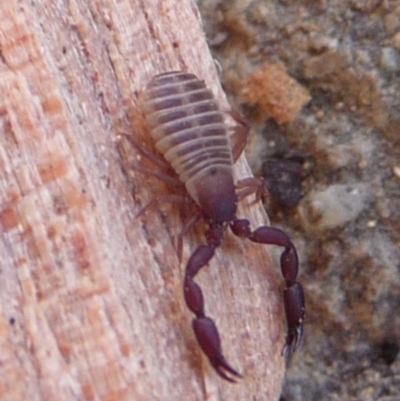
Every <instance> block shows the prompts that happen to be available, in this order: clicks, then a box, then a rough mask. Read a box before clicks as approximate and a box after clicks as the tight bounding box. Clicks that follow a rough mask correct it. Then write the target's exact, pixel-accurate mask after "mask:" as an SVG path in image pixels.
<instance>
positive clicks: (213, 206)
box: [143, 72, 236, 222]
mask: <svg viewBox="0 0 400 401" xmlns="http://www.w3.org/2000/svg"><path fill="white" fill-rule="evenodd" d="M143 112H144V115H145V118H146V121H147V124H148V127H149V130H150V134H151V136H152V137H153V138H154V141H155V145H156V148H157V150H158V151H160V152H161V153H162V154H163V155H164V157H165V159H166V160H167V161H168V162H169V163H170V164H171V166H172V167H173V169H174V170H175V171H176V173H177V174H178V175H179V178H180V179H181V181H182V182H183V183H184V184H185V185H186V188H187V190H188V192H189V194H190V196H191V197H192V198H193V199H194V200H195V201H196V203H197V204H198V205H199V206H200V207H201V208H202V210H203V211H204V213H205V214H206V215H207V216H208V217H210V218H211V219H212V220H214V221H216V222H229V221H231V220H232V218H233V216H234V214H235V211H236V196H235V187H234V183H233V178H232V155H231V149H230V146H229V139H228V128H227V126H226V124H225V122H224V116H223V114H222V113H221V112H220V111H219V108H218V104H217V102H216V100H215V99H214V97H213V94H212V92H211V91H210V90H209V89H207V88H206V86H205V84H204V82H203V81H200V80H199V79H198V78H197V77H196V76H195V75H193V74H189V73H185V72H169V73H165V74H161V75H157V76H155V77H154V78H153V79H152V80H151V82H150V83H149V85H148V86H147V88H146V90H145V92H144V96H143Z"/></svg>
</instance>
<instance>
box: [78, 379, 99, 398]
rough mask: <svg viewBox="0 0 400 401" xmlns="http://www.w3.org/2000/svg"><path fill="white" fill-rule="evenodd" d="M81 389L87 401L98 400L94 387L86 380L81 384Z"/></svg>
mask: <svg viewBox="0 0 400 401" xmlns="http://www.w3.org/2000/svg"><path fill="white" fill-rule="evenodd" d="M81 389H82V394H83V395H84V397H85V398H84V399H85V400H94V399H95V398H96V397H95V393H94V390H93V386H92V384H91V383H90V382H89V381H87V380H85V381H84V382H83V383H82V384H81Z"/></svg>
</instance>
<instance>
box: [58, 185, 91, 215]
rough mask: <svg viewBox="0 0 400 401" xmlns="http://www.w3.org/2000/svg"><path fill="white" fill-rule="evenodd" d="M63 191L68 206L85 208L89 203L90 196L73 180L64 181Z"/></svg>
mask: <svg viewBox="0 0 400 401" xmlns="http://www.w3.org/2000/svg"><path fill="white" fill-rule="evenodd" d="M62 189H63V192H64V199H65V205H66V207H68V208H70V209H72V208H78V209H80V208H83V207H84V206H86V205H87V203H88V197H87V195H86V193H85V192H84V191H82V190H81V189H80V188H77V187H76V186H75V185H74V183H73V182H70V181H68V182H67V181H65V182H64V183H63V188H62Z"/></svg>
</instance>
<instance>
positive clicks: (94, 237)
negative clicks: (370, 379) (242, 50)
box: [0, 0, 285, 401]
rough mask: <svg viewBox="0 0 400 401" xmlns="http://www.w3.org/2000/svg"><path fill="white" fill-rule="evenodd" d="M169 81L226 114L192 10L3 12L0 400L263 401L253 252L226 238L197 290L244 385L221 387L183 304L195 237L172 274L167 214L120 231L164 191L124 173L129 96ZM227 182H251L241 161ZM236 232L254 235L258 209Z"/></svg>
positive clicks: (135, 3) (187, 5)
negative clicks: (187, 79)
mask: <svg viewBox="0 0 400 401" xmlns="http://www.w3.org/2000/svg"><path fill="white" fill-rule="evenodd" d="M175 69H183V70H187V71H191V72H193V73H195V74H196V75H198V76H199V77H202V78H203V79H205V81H206V82H207V85H208V86H209V87H210V88H211V89H212V90H213V92H214V93H215V95H216V96H217V98H218V99H219V101H220V102H221V105H222V107H223V108H224V109H226V110H228V109H229V105H228V104H227V101H226V98H225V95H224V93H223V91H222V89H221V86H220V84H219V80H218V74H217V71H216V67H215V64H214V62H213V60H212V58H211V56H210V54H209V51H208V48H207V44H206V39H205V37H204V34H203V32H202V28H201V22H200V17H199V15H198V11H197V9H196V7H195V5H194V3H192V2H191V1H190V0H180V1H179V2H178V1H176V0H170V1H167V0H165V1H155V0H154V1H140V0H130V1H128V0H122V1H118V2H111V1H107V0H93V1H91V2H87V1H85V0H71V1H69V2H64V3H63V2H51V1H43V2H37V3H36V2H29V1H27V0H23V1H13V0H10V1H7V2H1V3H0V94H1V96H0V166H1V168H0V173H1V176H0V227H1V235H0V252H1V255H2V259H1V272H0V273H1V274H0V399H1V400H12V401H19V400H27V399H29V400H31V401H39V400H40V401H44V400H46V401H47V400H60V401H63V400H83V401H86V400H107V401H114V400H119V401H121V400H135V401H139V400H171V401H172V400H183V399H184V400H229V401H234V400H257V401H258V400H276V399H278V397H279V393H280V388H281V383H282V377H283V370H284V360H283V358H282V357H281V355H280V352H281V349H282V346H283V340H284V334H285V333H284V325H283V322H282V316H283V310H282V302H281V296H280V294H279V293H278V290H279V285H278V284H277V283H278V282H277V279H276V277H277V276H276V273H275V272H274V268H273V266H271V263H270V257H269V255H268V253H267V250H266V247H261V246H257V245H253V244H249V243H246V242H244V241H240V240H239V239H237V238H234V237H233V235H231V234H228V235H227V236H226V239H225V241H224V244H223V246H222V247H221V248H220V249H219V250H218V251H217V255H216V257H215V258H214V259H213V260H212V262H211V263H210V266H209V267H208V268H206V269H204V272H202V273H201V274H200V276H199V280H198V281H199V282H201V285H202V288H203V290H204V292H205V294H206V306H207V311H208V314H209V315H210V316H212V317H213V318H215V320H216V322H217V325H218V327H219V329H220V331H221V335H222V341H223V349H224V353H225V354H226V357H227V359H228V361H229V362H230V363H231V364H232V366H234V367H235V368H236V367H237V368H238V369H239V370H240V371H241V372H242V373H243V374H244V376H245V378H244V379H243V380H241V381H240V383H238V384H236V385H232V384H228V383H226V382H224V381H222V380H221V379H220V378H219V377H218V376H217V375H216V374H215V373H214V372H213V371H212V369H211V368H210V367H209V365H208V363H207V361H205V360H204V358H203V356H202V355H201V353H200V351H199V349H198V347H197V344H196V342H195V339H194V335H193V333H192V331H191V327H190V320H191V316H190V313H189V312H188V311H187V310H186V308H185V306H184V301H183V297H182V279H183V269H184V263H185V261H186V260H187V258H188V256H189V255H190V252H191V251H193V250H194V249H195V247H196V246H197V245H198V244H200V243H201V242H204V237H203V236H202V232H203V230H202V226H201V225H200V226H199V228H198V229H196V230H194V231H193V232H192V233H190V235H188V236H187V238H186V239H185V242H184V249H183V258H182V262H180V261H179V260H178V257H177V254H176V246H175V243H174V238H175V236H176V235H177V233H179V231H180V229H181V227H182V224H183V223H182V221H181V219H180V216H179V213H177V210H176V206H174V205H172V206H169V205H165V207H164V205H163V206H162V207H160V208H157V210H151V211H149V212H148V213H147V214H146V215H145V216H144V217H143V218H142V219H137V220H135V218H134V216H135V215H136V214H137V212H138V211H139V210H140V209H141V208H142V206H143V205H145V204H146V203H147V202H148V201H149V200H150V199H151V198H152V197H154V195H155V194H158V193H165V191H167V188H166V186H165V185H164V184H163V183H158V182H157V181H156V180H154V179H153V178H151V177H147V176H143V174H139V173H137V172H135V171H132V169H131V168H130V167H131V165H132V164H135V163H138V155H137V152H135V150H134V149H132V147H131V146H129V144H127V143H126V141H124V140H123V139H122V140H120V139H118V138H119V135H120V134H121V133H130V134H132V135H135V136H136V137H140V138H145V135H146V132H145V131H144V129H143V119H142V115H141V112H140V107H139V95H140V92H141V90H142V89H143V88H144V86H145V84H146V83H147V82H148V81H149V79H150V78H151V77H152V76H153V75H155V74H157V73H160V72H164V71H169V70H175ZM145 141H147V139H146V138H145ZM147 142H148V141H147ZM235 174H236V176H237V177H240V178H243V177H247V176H248V175H249V170H248V167H247V165H246V162H245V161H244V159H243V158H241V159H240V161H239V162H238V163H237V165H236V166H235ZM159 191H160V192H159ZM242 215H243V216H247V217H249V218H250V219H251V221H252V223H254V226H257V225H260V224H265V223H266V222H267V219H266V216H265V214H263V213H262V211H261V208H260V207H259V206H252V207H251V208H249V207H247V206H246V205H244V206H243V208H241V209H240V216H242Z"/></svg>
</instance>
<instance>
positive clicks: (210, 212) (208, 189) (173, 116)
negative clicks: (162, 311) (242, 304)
mask: <svg viewBox="0 0 400 401" xmlns="http://www.w3.org/2000/svg"><path fill="white" fill-rule="evenodd" d="M142 106H143V113H144V115H145V118H146V121H147V125H148V128H149V132H150V134H151V136H152V137H153V138H154V141H155V145H156V148H157V150H158V151H159V152H161V153H162V154H163V156H164V158H165V159H166V160H167V161H168V162H169V163H170V165H171V166H172V167H173V169H174V170H175V172H176V173H177V174H178V175H179V178H180V180H181V181H182V182H183V183H184V185H185V186H186V189H187V192H188V193H189V195H190V196H191V198H192V199H193V200H194V201H195V202H196V204H197V205H198V207H199V210H200V213H201V214H202V217H203V218H204V219H205V220H206V222H207V223H208V229H207V232H206V242H207V243H206V245H200V246H199V247H198V248H197V249H196V250H195V252H194V253H193V254H192V256H191V257H190V259H189V261H188V262H187V265H186V270H185V279H184V296H185V301H186V304H187V306H188V308H189V309H190V310H191V311H192V312H193V313H194V315H195V318H194V319H193V330H194V333H195V335H196V338H197V341H198V343H199V345H200V347H201V349H202V350H203V351H204V353H205V354H206V356H207V357H208V359H209V361H210V363H211V365H212V366H213V367H214V369H215V370H216V371H217V373H218V374H219V375H220V376H222V377H223V378H224V379H226V380H228V381H234V379H233V378H232V377H230V376H229V375H228V373H229V374H230V375H232V376H237V377H240V374H239V373H238V372H237V371H236V370H234V369H233V368H232V367H231V366H230V365H229V364H228V363H227V362H226V360H225V358H224V356H223V355H222V351H221V345H220V339H219V334H218V331H217V328H216V326H215V323H214V321H213V320H212V319H210V318H209V317H207V316H206V315H205V312H204V300H203V293H202V291H201V289H200V287H199V285H198V284H197V283H196V282H195V281H194V278H195V276H196V274H197V273H198V272H199V270H200V269H201V268H202V267H204V266H205V265H206V264H207V263H208V262H209V261H210V260H211V258H212V257H213V255H214V252H215V249H216V248H217V247H218V246H219V245H220V243H221V241H222V239H223V235H224V232H225V230H226V228H227V227H228V226H229V227H230V228H231V230H232V232H233V233H234V234H235V235H237V236H239V237H244V238H248V239H249V240H250V241H253V242H258V243H262V244H273V245H278V246H281V247H283V248H284V251H283V252H282V255H281V261H280V264H281V270H282V275H283V277H284V279H285V288H284V292H283V300H284V305H285V313H286V321H287V326H288V334H287V337H286V343H285V347H284V350H283V354H284V355H285V356H286V355H289V354H290V353H292V352H294V351H295V350H296V349H297V348H298V346H299V345H300V342H301V338H302V335H303V321H304V295H303V289H302V286H301V284H299V283H298V282H297V281H296V279H297V273H298V258H297V252H296V249H295V247H294V245H293V243H292V242H291V241H290V239H289V237H288V236H287V235H286V234H285V233H284V232H283V231H281V230H279V229H277V228H274V227H267V226H263V227H259V228H257V229H256V230H254V231H251V230H250V223H249V221H248V220H246V219H238V218H237V217H236V208H237V202H238V196H237V194H236V191H235V184H234V182H233V175H232V166H233V160H232V151H231V148H230V145H229V138H228V127H227V125H226V123H225V118H224V115H223V113H222V112H221V111H220V110H219V108H218V104H217V102H216V100H215V99H214V97H213V95H212V92H211V91H210V90H209V89H207V88H206V86H205V84H204V82H203V81H201V80H199V79H198V78H197V77H196V76H195V75H193V74H189V73H185V72H176V71H174V72H168V73H165V74H161V75H157V76H155V77H154V78H153V79H152V80H151V82H150V83H149V85H148V86H147V88H146V90H145V92H144V95H143V104H142Z"/></svg>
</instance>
